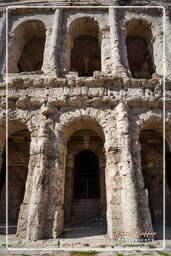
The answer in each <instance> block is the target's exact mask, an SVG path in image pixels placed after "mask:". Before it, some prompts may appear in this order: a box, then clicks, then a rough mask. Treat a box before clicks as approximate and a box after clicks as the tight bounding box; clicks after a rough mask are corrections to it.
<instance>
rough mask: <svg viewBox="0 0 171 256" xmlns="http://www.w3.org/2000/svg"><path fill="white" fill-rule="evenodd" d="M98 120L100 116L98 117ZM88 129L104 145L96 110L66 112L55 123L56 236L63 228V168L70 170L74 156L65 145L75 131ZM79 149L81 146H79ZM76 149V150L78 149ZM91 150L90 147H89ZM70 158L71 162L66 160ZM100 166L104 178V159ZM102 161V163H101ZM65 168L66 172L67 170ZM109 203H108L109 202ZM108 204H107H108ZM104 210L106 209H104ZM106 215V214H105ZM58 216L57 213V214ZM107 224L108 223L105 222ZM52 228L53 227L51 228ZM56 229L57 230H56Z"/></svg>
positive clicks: (64, 176) (64, 174) (101, 127)
mask: <svg viewBox="0 0 171 256" xmlns="http://www.w3.org/2000/svg"><path fill="white" fill-rule="evenodd" d="M99 120H100V118H99ZM85 129H86V130H90V131H91V132H92V133H95V134H96V137H98V138H99V139H100V141H101V143H102V145H104V142H105V135H104V130H103V129H104V128H103V124H101V121H98V115H97V112H96V111H91V113H90V112H89V111H88V113H87V111H85V110H84V109H83V110H80V111H79V113H78V111H75V112H74V113H73V112H66V113H64V114H63V115H62V116H61V117H60V123H59V124H58V125H57V136H59V138H60V139H59V140H58V145H59V147H60V155H59V156H58V159H59V167H58V169H59V171H58V172H59V173H60V174H61V178H60V179H59V178H58V179H57V178H56V182H57V180H58V185H57V186H58V187H59V188H60V195H59V194H58V198H59V201H60V203H58V207H57V210H56V211H57V212H59V213H60V219H58V220H57V221H56V222H55V223H54V227H55V232H56V234H57V236H59V234H60V233H61V232H62V230H63V222H64V195H65V191H64V187H65V185H64V184H65V180H66V177H67V176H66V171H65V168H68V170H69V169H70V170H72V168H73V158H74V156H73V155H72V154H70V155H69V154H67V153H69V150H68V152H67V150H66V149H67V146H68V143H69V140H70V138H71V137H72V135H73V134H74V133H75V132H79V131H83V130H85ZM80 149H81V147H80ZM80 149H78V151H79V150H80ZM89 149H90V150H91V148H89ZM73 151H74V150H73ZM101 151H102V152H101V154H103V157H104V158H105V150H101ZM68 159H69V160H70V162H71V164H70V163H69V162H68V163H67V161H68ZM99 162H100V163H99V164H100V166H101V168H103V172H104V174H105V179H106V172H105V166H104V165H105V161H99ZM102 162H104V165H103V164H102ZM68 170H67V172H68ZM59 181H60V184H59ZM106 192H107V191H106ZM106 197H107V195H106ZM109 204H110V203H109ZM109 204H108V205H109ZM105 211H106V210H105ZM105 215H106V214H105ZM58 216H59V215H58ZM110 221H112V220H109V219H108V220H107V222H110ZM107 225H108V224H107ZM53 229H54V228H53ZM56 230H57V231H56Z"/></svg>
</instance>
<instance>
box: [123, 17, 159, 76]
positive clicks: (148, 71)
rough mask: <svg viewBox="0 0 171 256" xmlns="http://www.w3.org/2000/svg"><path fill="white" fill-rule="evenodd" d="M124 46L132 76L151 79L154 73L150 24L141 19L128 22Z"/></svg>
mask: <svg viewBox="0 0 171 256" xmlns="http://www.w3.org/2000/svg"><path fill="white" fill-rule="evenodd" d="M126 45H127V56H128V63H129V69H130V72H131V74H132V76H133V77H134V78H146V79H149V78H151V77H152V75H153V73H154V72H155V70H154V61H153V58H154V57H153V34H152V28H151V24H150V23H149V22H148V21H146V20H143V19H131V20H129V21H128V22H127V24H126Z"/></svg>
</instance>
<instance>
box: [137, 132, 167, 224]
mask: <svg viewBox="0 0 171 256" xmlns="http://www.w3.org/2000/svg"><path fill="white" fill-rule="evenodd" d="M140 142H141V164H142V173H143V177H144V186H145V188H146V189H147V190H148V197H149V208H150V212H151V217H152V222H153V224H157V225H159V224H161V225H162V224H163V138H162V137H161V135H160V134H159V133H158V132H156V131H154V130H143V131H142V132H141V134H140Z"/></svg>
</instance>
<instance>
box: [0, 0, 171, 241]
mask: <svg viewBox="0 0 171 256" xmlns="http://www.w3.org/2000/svg"><path fill="white" fill-rule="evenodd" d="M40 2H41V3H40ZM73 2H74V3H73ZM73 2H72V1H70V2H68V1H62V2H60V1H45V0H42V1H39V3H38V2H37V1H36V0H35V1H30V3H29V4H30V8H28V6H27V8H26V7H25V5H24V1H21V0H18V1H17V0H16V1H13V7H11V8H9V9H8V35H7V38H8V47H7V49H6V50H7V51H8V56H7V58H6V59H5V45H6V42H5V29H6V7H7V6H8V5H10V4H11V3H8V1H1V3H0V39H1V44H0V70H1V77H0V155H1V157H0V209H1V210H0V223H4V222H5V187H6V176H5V173H6V168H7V167H8V221H9V224H13V225H16V226H17V231H16V232H17V236H18V237H19V238H22V239H28V240H39V239H43V238H58V237H60V235H61V233H62V231H63V227H64V225H65V224H66V223H82V222H87V221H88V222H90V223H91V222H93V221H96V220H101V221H103V222H104V223H105V225H106V233H107V235H108V236H109V237H110V238H111V239H113V240H114V239H115V231H124V232H130V231H135V230H138V229H139V230H142V231H149V230H151V231H152V230H154V231H155V227H156V225H162V224H163V190H164V183H163V178H164V176H163V173H164V172H163V165H164V158H165V159H166V165H165V166H166V168H165V169H166V224H167V225H170V224H171V222H170V220H171V207H170V205H171V172H170V171H171V170H170V163H171V153H170V150H171V103H170V95H171V92H170V88H171V87H170V86H171V85H170V78H171V69H170V67H171V58H170V57H171V50H170V49H171V12H170V7H169V3H167V2H169V1H165V2H164V1H163V2H161V3H159V1H105V3H104V2H103V1H100V0H99V1H96V0H94V1H91V3H89V2H84V1H83V2H77V4H75V1H73ZM163 4H164V7H165V11H166V31H165V32H164V31H163V27H164V25H163V17H164V9H163V8H161V7H159V6H157V5H163ZM18 5H22V7H19V6H18ZM38 5H39V6H38ZM40 5H41V6H40ZM73 5H77V7H76V8H75V7H74V6H73ZM88 5H89V7H88ZM122 5H123V6H124V7H125V6H126V5H127V7H128V8H122V7H123V6H122ZM114 6H115V7H117V8H115V7H114ZM135 6H137V8H135ZM144 6H146V8H145V7H144ZM150 6H156V8H152V7H150ZM139 7H141V8H139ZM164 35H166V38H167V40H166V45H164ZM164 46H166V57H167V58H166V65H165V75H166V83H165V87H166V91H165V95H163V86H164V50H163V49H164ZM6 74H8V76H6ZM6 86H7V87H8V106H7V108H8V109H7V110H8V112H7V114H8V127H7V128H8V129H7V130H8V166H6V162H5V159H6V155H7V152H6V145H7V142H6V138H5V133H6V90H5V89H6ZM164 96H165V99H166V101H165V103H166V115H165V120H166V123H165V126H166V129H165V131H166V137H165V145H166V146H165V155H163V147H164V144H163V102H164Z"/></svg>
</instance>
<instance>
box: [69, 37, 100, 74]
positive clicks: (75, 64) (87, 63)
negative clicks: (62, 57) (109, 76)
mask: <svg viewBox="0 0 171 256" xmlns="http://www.w3.org/2000/svg"><path fill="white" fill-rule="evenodd" d="M100 69H101V57H100V48H99V46H98V40H97V39H96V38H95V37H93V36H80V37H77V38H76V39H75V40H74V47H73V49H72V51H71V70H73V71H77V72H78V75H79V76H93V72H94V71H96V70H100Z"/></svg>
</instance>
